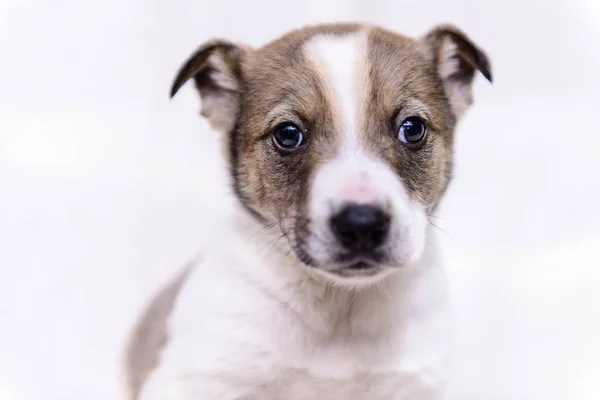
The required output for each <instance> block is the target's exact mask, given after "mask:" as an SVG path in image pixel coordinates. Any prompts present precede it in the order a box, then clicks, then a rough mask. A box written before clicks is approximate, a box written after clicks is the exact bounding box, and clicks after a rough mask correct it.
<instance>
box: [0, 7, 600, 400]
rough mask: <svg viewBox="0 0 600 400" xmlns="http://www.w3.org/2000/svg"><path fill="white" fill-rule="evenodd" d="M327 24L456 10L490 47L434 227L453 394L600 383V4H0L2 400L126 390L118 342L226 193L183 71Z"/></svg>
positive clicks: (543, 390) (544, 396)
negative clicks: (216, 40) (204, 47)
mask: <svg viewBox="0 0 600 400" xmlns="http://www.w3.org/2000/svg"><path fill="white" fill-rule="evenodd" d="M332 21H364V22H370V23H375V24H378V25H382V26H384V27H387V28H389V29H392V30H396V31H399V32H402V33H406V34H411V35H419V34H421V33H424V32H425V31H426V30H427V29H428V28H430V27H431V26H432V25H434V24H436V23H442V22H451V23H454V24H456V25H458V26H459V27H461V28H462V29H463V30H465V31H466V32H467V33H468V34H469V35H470V36H471V37H472V38H473V39H474V40H475V42H476V43H478V44H479V45H480V46H481V47H482V48H484V49H485V50H486V51H487V52H488V54H489V55H490V57H491V59H492V64H493V69H494V77H495V82H494V84H493V85H489V84H487V82H485V81H484V80H483V79H481V78H479V79H478V82H477V85H476V93H475V97H476V101H475V106H474V107H473V109H472V110H471V111H470V113H469V114H468V116H467V118H466V120H465V121H464V123H463V124H462V126H461V128H460V131H459V133H458V138H457V141H458V142H457V151H456V163H457V169H456V179H455V181H454V183H453V185H452V187H451V190H450V192H449V194H448V196H447V198H446V201H445V204H444V207H443V209H442V210H441V212H440V215H439V217H440V220H439V221H437V222H436V224H437V225H439V226H440V228H442V229H443V230H444V231H445V232H446V233H442V236H443V238H444V241H445V243H446V250H447V254H448V260H449V264H450V265H449V274H450V278H451V281H452V284H453V290H454V292H455V294H456V300H455V306H456V309H457V312H458V321H459V328H460V331H461V333H462V334H461V335H459V338H460V340H459V342H460V345H461V348H460V349H461V351H460V354H461V357H460V368H457V371H456V375H457V376H456V379H455V388H454V395H455V398H456V399H461V400H470V399H473V400H482V399H484V400H496V399H497V400H521V399H530V400H554V399H556V400H559V399H560V400H566V399H569V400H592V399H598V398H600V380H599V379H598V378H599V377H600V339H599V338H600V213H599V212H598V205H599V204H600V108H599V106H600V102H599V100H598V99H599V98H600V97H599V95H598V92H599V91H600V77H599V74H600V72H599V71H600V46H599V42H600V3H599V2H598V1H597V0H571V1H567V0H554V1H547V0H503V1H481V0H454V1H442V0H418V1H417V0H369V1H362V0H346V1H344V0H328V1H327V2H326V1H316V0H305V1H303V2H299V1H287V0H277V1H274V0H255V1H252V2H250V1H240V0H237V1H234V0H221V1H219V2H216V1H200V0H197V1H193V0H171V1H168V2H167V1H156V0H127V1H120V0H119V1H117V0H103V1H100V0H98V1H89V0H85V1H75V0H55V1H52V2H50V1H42V0H0V400H38V399H45V400H54V399H56V400H81V399H86V400H88V399H89V400H96V399H98V400H106V399H116V398H119V397H118V396H119V394H120V392H119V387H118V383H119V382H118V379H119V376H118V372H119V371H118V364H119V356H120V351H121V349H122V345H123V340H124V335H125V334H126V332H127V330H128V329H129V327H130V326H131V324H132V321H133V318H134V317H135V316H136V315H137V313H138V312H139V310H140V308H141V307H142V305H143V304H144V302H145V300H146V298H147V296H148V294H149V293H150V292H151V291H152V290H154V289H155V288H156V287H157V286H158V285H160V284H161V282H162V281H163V280H164V279H165V278H166V277H168V276H169V275H170V274H171V273H172V272H173V270H174V269H176V268H178V267H179V266H180V265H181V264H182V263H183V262H184V261H185V260H186V259H188V258H189V257H190V256H192V255H193V254H194V253H195V252H196V251H198V250H199V249H201V247H202V243H203V241H204V240H205V238H206V237H207V235H209V234H210V231H211V224H212V223H214V221H216V220H217V218H218V212H219V210H218V209H215V208H214V206H212V204H214V203H215V200H219V198H221V196H225V195H226V193H227V192H228V188H227V185H226V182H225V179H226V178H225V176H224V174H223V171H222V168H221V160H220V153H219V150H218V147H217V139H218V138H217V136H218V135H217V134H216V133H214V132H212V131H211V130H210V129H209V128H208V125H207V123H206V122H205V121H204V120H203V119H201V118H200V117H199V115H198V111H199V100H198V98H197V96H196V94H195V93H194V91H193V89H192V87H191V85H190V86H189V87H186V88H184V90H182V92H181V94H180V95H178V96H177V98H176V99H174V100H173V101H169V99H168V96H167V94H168V89H169V86H170V83H171V80H172V78H173V76H174V74H175V72H176V70H177V68H178V67H179V65H180V64H181V63H182V62H183V60H184V59H185V58H186V57H187V56H188V55H189V54H190V53H191V51H192V50H193V49H194V48H195V47H196V46H198V45H199V44H201V43H202V42H204V41H206V40H208V39H210V38H213V37H224V38H228V39H231V40H235V41H240V42H246V43H248V44H251V45H255V46H258V45H261V44H263V43H265V42H266V41H269V40H271V39H273V38H275V37H276V36H278V35H280V34H282V33H284V32H285V31H287V30H290V29H293V28H296V27H299V26H301V25H304V24H313V23H318V22H332Z"/></svg>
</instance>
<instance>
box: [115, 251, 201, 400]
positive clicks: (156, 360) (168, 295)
mask: <svg viewBox="0 0 600 400" xmlns="http://www.w3.org/2000/svg"><path fill="white" fill-rule="evenodd" d="M197 261H198V260H197V258H195V259H193V260H192V261H189V262H187V263H186V264H185V265H184V267H183V268H182V270H181V271H180V272H179V273H178V274H177V276H176V277H175V278H174V279H173V280H172V281H171V282H170V283H168V284H167V285H166V286H164V287H163V288H162V289H160V290H159V291H158V292H157V293H156V294H155V295H154V296H153V297H152V299H151V300H150V302H149V303H148V305H147V306H146V308H145V310H144V312H143V313H142V315H141V316H140V318H139V320H138V322H137V323H136V325H135V326H134V329H133V331H132V333H131V336H130V339H129V342H128V343H127V346H126V350H125V360H124V375H125V384H126V389H127V392H128V393H127V398H128V399H129V400H137V399H138V398H139V396H140V393H141V390H142V388H143V386H144V383H145V382H146V380H147V379H148V377H149V376H150V374H151V373H152V371H153V370H154V369H156V367H157V366H158V365H159V364H160V355H161V352H162V350H163V349H164V348H165V346H166V344H167V342H168V340H169V335H168V326H167V325H168V320H169V317H170V316H171V313H172V311H173V309H174V307H175V302H176V300H177V297H178V295H179V292H180V291H181V288H182V287H183V284H184V283H185V281H186V278H187V277H188V276H189V274H190V273H191V272H192V269H193V266H194V264H195V263H196V262H197Z"/></svg>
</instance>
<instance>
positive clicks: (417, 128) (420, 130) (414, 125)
mask: <svg viewBox="0 0 600 400" xmlns="http://www.w3.org/2000/svg"><path fill="white" fill-rule="evenodd" d="M425 132H427V127H426V126H425V122H424V121H423V120H422V119H421V118H418V117H409V118H407V119H406V120H404V122H403V123H402V125H401V126H400V132H398V139H399V140H400V141H402V142H404V143H409V144H416V143H419V142H420V141H421V140H423V138H424V137H425Z"/></svg>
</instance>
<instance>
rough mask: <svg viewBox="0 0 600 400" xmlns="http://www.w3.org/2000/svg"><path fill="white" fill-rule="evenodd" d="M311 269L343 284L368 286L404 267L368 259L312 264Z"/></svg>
mask: <svg viewBox="0 0 600 400" xmlns="http://www.w3.org/2000/svg"><path fill="white" fill-rule="evenodd" d="M311 269H312V270H313V271H314V272H316V273H317V274H318V275H319V276H321V277H323V278H324V279H325V280H327V281H329V282H331V283H334V284H336V285H341V286H352V287H357V286H368V285H372V284H376V283H378V282H380V281H381V280H383V279H384V278H385V277H387V276H388V275H390V274H392V273H394V272H395V271H398V270H400V269H402V268H401V267H400V266H390V265H385V264H377V263H372V262H366V261H356V262H346V263H331V264H320V265H319V266H312V267H311Z"/></svg>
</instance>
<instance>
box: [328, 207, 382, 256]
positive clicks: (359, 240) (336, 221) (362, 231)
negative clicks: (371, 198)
mask: <svg viewBox="0 0 600 400" xmlns="http://www.w3.org/2000/svg"><path fill="white" fill-rule="evenodd" d="M389 228H390V217H389V215H388V214H387V213H386V212H385V211H383V210H382V209H381V208H379V207H376V206H372V205H349V206H346V207H344V208H343V209H342V210H341V211H340V212H339V213H338V214H336V215H335V216H334V217H333V218H331V230H332V231H333V233H334V235H335V237H336V238H337V239H338V240H339V242H340V243H341V244H342V245H344V247H346V248H347V249H348V250H352V251H359V252H369V251H373V250H375V249H376V248H377V247H379V246H381V245H382V244H383V242H384V241H385V239H386V237H387V235H388V231H389Z"/></svg>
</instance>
